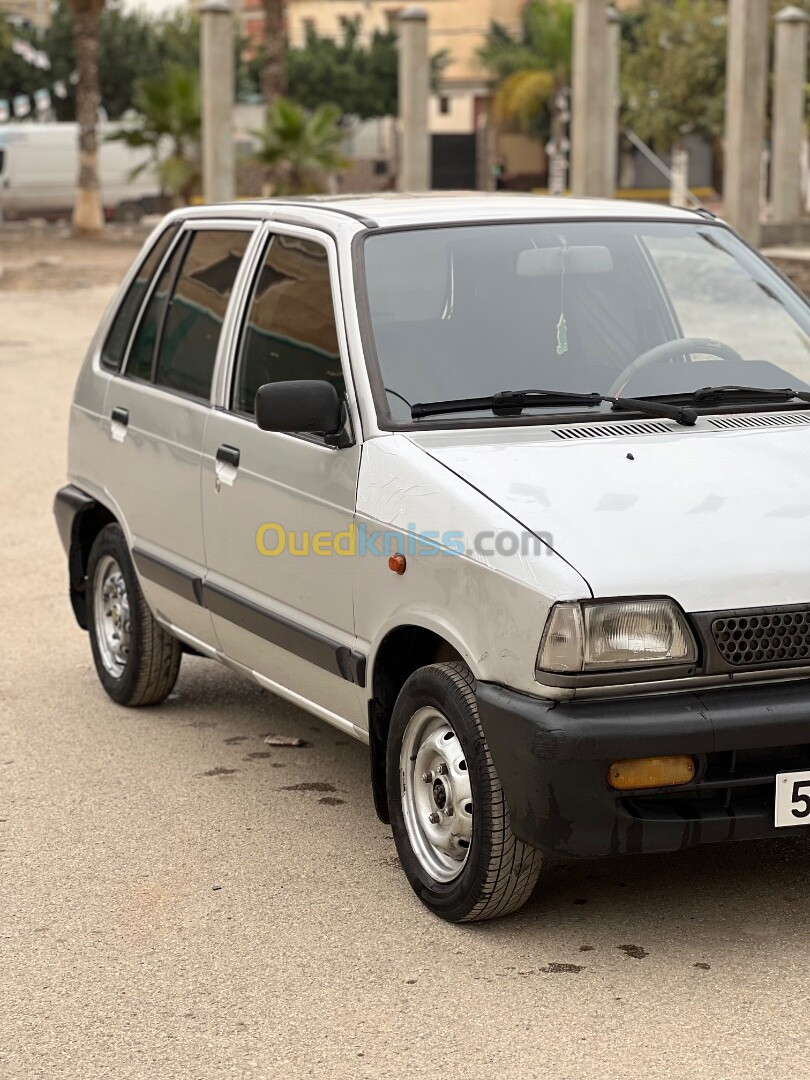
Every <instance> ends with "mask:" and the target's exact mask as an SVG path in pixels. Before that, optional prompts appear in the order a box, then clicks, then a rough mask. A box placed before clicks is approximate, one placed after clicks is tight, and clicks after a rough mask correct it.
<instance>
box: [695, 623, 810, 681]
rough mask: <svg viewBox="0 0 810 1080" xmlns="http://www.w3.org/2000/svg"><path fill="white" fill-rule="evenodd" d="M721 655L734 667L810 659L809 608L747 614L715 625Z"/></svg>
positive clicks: (749, 666) (715, 640)
mask: <svg viewBox="0 0 810 1080" xmlns="http://www.w3.org/2000/svg"><path fill="white" fill-rule="evenodd" d="M712 637H713V638H714V642H715V645H716V646H717V649H718V652H719V653H720V655H721V656H722V657H723V659H724V660H725V661H726V663H727V664H730V665H731V666H732V667H745V668H751V667H757V666H760V665H769V664H784V663H789V662H790V661H796V660H808V659H810V609H808V608H797V609H796V610H794V611H779V612H764V611H763V612H759V613H757V612H747V613H746V614H745V615H739V616H724V617H723V618H719V619H715V620H714V622H713V623H712Z"/></svg>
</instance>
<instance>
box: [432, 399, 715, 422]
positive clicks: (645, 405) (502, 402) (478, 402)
mask: <svg viewBox="0 0 810 1080" xmlns="http://www.w3.org/2000/svg"><path fill="white" fill-rule="evenodd" d="M603 402H609V403H610V404H611V405H612V406H613V408H614V409H626V410H628V411H629V412H640V413H644V414H646V415H647V416H663V417H665V418H667V419H669V420H675V421H676V422H677V423H679V424H684V425H685V426H687V427H691V426H692V425H693V424H694V423H695V420H696V419H697V413H696V412H695V410H694V409H688V408H683V407H682V406H680V405H668V404H666V402H663V401H646V400H639V399H638V398H617V397H605V396H604V395H603V394H596V393H594V394H575V393H572V392H571V393H569V392H568V391H565V390H502V391H501V392H500V393H498V394H491V395H490V396H488V397H470V398H456V399H451V400H447V401H424V402H417V404H415V405H412V406H411V417H412V418H413V419H414V420H422V419H424V418H425V417H427V416H439V415H440V414H441V413H448V412H477V411H478V410H479V409H491V410H492V412H493V413H494V414H495V415H496V416H520V414H521V413H522V412H523V410H524V409H526V408H530V407H531V406H533V405H540V406H544V407H549V408H554V407H555V406H559V407H560V408H564V407H565V406H567V405H582V406H584V407H585V408H589V409H592V408H596V407H597V406H598V405H601V404H602V403H603Z"/></svg>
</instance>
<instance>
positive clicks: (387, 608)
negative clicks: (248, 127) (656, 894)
mask: <svg viewBox="0 0 810 1080" xmlns="http://www.w3.org/2000/svg"><path fill="white" fill-rule="evenodd" d="M524 388H525V389H524ZM808 454H810V310H809V309H808V304H807V301H806V300H805V299H804V297H803V296H801V295H800V294H799V293H798V292H797V291H796V290H794V288H793V287H792V286H791V285H790V284H789V282H788V281H787V280H786V279H784V278H782V277H781V276H780V275H779V274H778V273H777V272H776V271H775V270H774V269H773V268H772V267H771V266H770V265H769V264H768V263H767V262H766V261H765V260H763V259H762V258H761V257H760V256H759V255H757V254H756V253H755V252H754V251H752V250H751V249H750V248H748V247H747V246H746V245H745V244H744V243H743V242H742V241H741V240H740V239H739V238H738V237H737V236H736V235H735V234H734V233H733V232H732V231H731V230H730V229H729V228H728V227H727V226H726V225H724V224H723V223H722V222H720V221H718V220H716V219H714V218H713V217H712V216H711V215H709V214H706V213H701V212H692V211H686V210H676V209H671V208H663V207H660V206H649V205H643V204H638V205H627V204H622V205H619V204H615V203H608V202H597V201H590V200H583V201H578V200H569V199H560V200H555V199H543V198H535V197H531V196H526V197H521V196H489V197H487V196H466V197H435V196H433V197H377V198H359V197H358V198H354V199H352V198H350V199H343V200H342V199H333V200H327V201H318V200H310V201H306V200H302V201H298V202H295V201H263V202H262V201H259V202H253V203H241V204H237V205H224V206H212V207H201V208H196V209H189V210H184V211H179V212H176V213H173V214H171V215H169V217H167V218H166V220H165V221H164V222H163V224H162V225H161V226H160V227H159V228H158V229H157V230H156V232H155V233H154V234H153V236H152V237H151V238H150V240H149V241H148V243H147V244H146V247H145V249H144V251H143V253H142V254H141V256H140V257H139V258H138V259H137V260H136V263H135V266H134V267H133V269H132V271H131V272H130V274H129V276H128V277H127V279H126V280H125V281H124V283H123V285H122V287H121V289H120V291H119V293H118V295H117V296H116V298H115V300H114V301H113V303H112V305H111V307H110V309H109V311H108V312H107V314H106V316H105V317H104V319H103V320H102V323H101V325H100V327H99V329H98V333H97V334H96V337H95V339H94V340H93V342H92V345H91V346H90V350H89V352H88V355H87V359H86V361H85V363H84V366H83V368H82V370H81V374H80V376H79V381H78V385H77V387H76V393H75V398H74V401H73V406H72V409H71V414H70V449H69V466H68V471H69V478H70V483H69V486H67V487H65V488H62V490H61V491H60V492H59V493H58V494H57V496H56V503H55V513H56V518H57V522H58V525H59V530H60V533H61V538H62V542H63V544H64V547H65V550H66V552H67V555H68V565H69V576H70V598H71V602H72V605H73V610H74V612H75V615H76V618H77V620H78V622H79V625H80V626H81V627H82V628H84V629H87V630H88V631H89V636H90V644H91V647H92V651H93V657H94V660H95V665H96V669H97V671H98V676H99V679H100V681H101V683H102V685H103V687H104V689H105V690H106V691H107V693H108V694H109V695H110V697H111V698H112V699H113V700H114V701H116V702H118V703H120V704H122V705H129V706H137V705H155V704H157V703H159V702H161V701H163V700H164V699H165V698H166V696H167V695H168V694H169V693H170V691H171V690H172V687H173V686H174V683H175V680H176V679H177V674H178V669H179V667H180V662H181V659H182V656H183V653H184V652H193V653H195V654H201V655H202V656H207V657H212V658H215V659H218V660H221V661H224V662H225V663H227V665H228V666H229V667H231V668H233V669H235V670H237V671H240V672H243V673H244V674H245V675H246V676H248V677H249V678H252V679H254V680H256V681H257V682H258V683H259V684H261V685H262V686H264V687H267V688H268V689H270V690H271V691H273V693H275V694H278V695H279V696H281V697H283V698H286V699H288V700H290V701H292V702H295V703H296V704H298V705H300V706H301V707H302V708H304V709H307V710H309V711H310V712H311V713H313V714H315V715H316V716H318V717H320V718H321V719H323V720H326V721H327V722H329V723H330V724H334V725H335V726H336V727H338V728H340V729H341V730H342V731H345V732H348V733H349V734H351V735H353V736H354V737H356V738H357V739H359V740H361V741H363V742H366V743H368V744H369V747H370V761H371V790H372V792H373V797H374V801H375V805H376V809H377V812H378V814H379V816H380V818H381V819H382V820H383V821H386V822H390V824H391V826H392V829H393V833H394V837H395V840H396V845H397V850H398V853H399V857H400V861H401V864H402V868H403V870H404V872H405V874H406V876H407V878H408V880H409V882H410V884H411V885H412V886H413V888H414V890H415V891H416V893H417V894H418V896H419V897H420V899H421V900H422V901H423V902H424V903H425V904H426V905H427V906H428V907H429V908H430V909H431V910H432V911H434V912H435V913H436V914H438V915H440V916H442V917H443V918H445V919H448V920H453V921H462V920H477V919H488V918H492V917H494V916H499V915H505V914H507V913H509V912H513V911H515V910H516V909H517V908H519V907H520V906H521V905H522V904H523V903H524V902H525V901H526V899H527V897H528V896H529V894H530V893H531V891H532V889H533V887H534V885H535V882H536V880H537V877H538V874H539V873H540V870H541V866H542V864H543V859H544V854H545V853H554V854H560V855H565V856H578V857H596V856H605V855H618V854H621V853H625V852H633V853H636V852H668V851H678V850H682V849H684V848H688V847H691V846H693V845H696V844H704V843H709V842H714V841H727V840H743V839H752V838H757V837H773V836H776V835H779V834H780V833H783V832H784V831H785V830H786V831H788V832H793V833H796V834H803V835H808V834H810V828H809V827H808V826H809V825H810V725H809V722H808V716H810V572H809V571H808V554H807V551H808V547H807V545H808V541H809V540H810V525H809V524H808V522H810V517H809V516H808V514H809V513H810V510H809V509H808V508H810V470H808V465H807V461H808Z"/></svg>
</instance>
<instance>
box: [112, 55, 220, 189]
mask: <svg viewBox="0 0 810 1080" xmlns="http://www.w3.org/2000/svg"><path fill="white" fill-rule="evenodd" d="M134 104H135V108H136V110H137V112H138V120H137V122H136V123H135V124H133V125H129V124H128V125H127V126H126V128H124V129H123V130H121V131H119V132H118V133H117V134H116V135H113V136H111V139H113V140H119V141H121V142H125V143H127V145H128V146H133V147H148V148H149V150H150V151H151V167H152V168H153V169H154V170H155V172H156V174H157V177H158V180H159V181H160V186H161V190H162V191H163V192H164V193H166V194H169V195H171V196H173V198H174V200H175V202H176V203H178V204H182V203H187V202H188V201H189V200H190V199H191V196H192V194H193V192H194V188H195V186H196V184H197V182H198V180H199V177H200V85H199V75H198V73H197V71H196V70H195V69H194V68H188V67H183V66H182V65H181V64H175V63H171V64H167V66H166V68H165V70H164V72H163V74H162V75H158V76H156V77H155V78H152V79H143V80H140V81H139V82H138V83H136V85H135V95H134ZM146 167H149V166H148V165H147V166H142V168H146ZM140 171H141V170H140V169H139V170H137V172H140Z"/></svg>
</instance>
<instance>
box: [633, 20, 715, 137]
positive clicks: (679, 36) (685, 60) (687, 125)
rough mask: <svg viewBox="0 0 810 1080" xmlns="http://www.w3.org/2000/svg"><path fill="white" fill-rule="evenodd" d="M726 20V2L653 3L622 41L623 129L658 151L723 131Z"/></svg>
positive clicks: (713, 135)
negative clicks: (697, 137) (694, 137)
mask: <svg viewBox="0 0 810 1080" xmlns="http://www.w3.org/2000/svg"><path fill="white" fill-rule="evenodd" d="M726 16H727V5H726V4H725V3H724V2H723V0H650V2H649V3H647V4H645V5H644V6H643V8H642V9H641V11H640V12H639V16H637V17H636V20H635V22H634V24H633V27H632V32H631V36H630V38H629V40H625V42H624V49H623V56H622V97H623V100H624V102H625V107H624V110H623V112H624V115H623V120H624V123H625V125H626V126H627V127H629V128H632V130H633V131H635V132H636V134H637V135H638V136H639V137H640V138H642V139H644V141H645V142H649V143H652V144H653V145H654V146H655V147H656V148H657V149H658V150H659V151H661V152H663V153H667V152H668V151H670V150H671V149H673V148H677V147H679V146H680V145H681V144H682V143H683V140H684V138H685V137H686V136H687V135H689V134H693V133H694V134H696V135H702V136H704V137H706V138H709V139H714V138H716V137H718V136H719V135H720V134H721V132H722V130H723V117H724V109H725V101H724V94H725V63H726V36H727V33H728V25H727V18H726Z"/></svg>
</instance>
